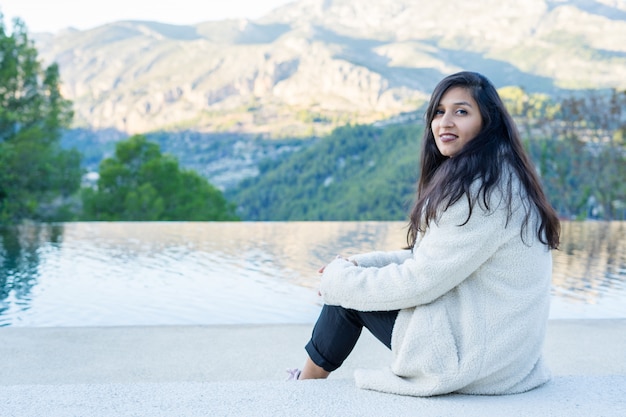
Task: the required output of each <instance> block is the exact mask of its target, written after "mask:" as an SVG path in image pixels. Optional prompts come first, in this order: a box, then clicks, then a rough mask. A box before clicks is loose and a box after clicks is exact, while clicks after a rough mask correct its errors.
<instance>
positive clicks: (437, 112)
mask: <svg viewBox="0 0 626 417" xmlns="http://www.w3.org/2000/svg"><path fill="white" fill-rule="evenodd" d="M443 113H444V111H443V110H435V115H442V114H443Z"/></svg>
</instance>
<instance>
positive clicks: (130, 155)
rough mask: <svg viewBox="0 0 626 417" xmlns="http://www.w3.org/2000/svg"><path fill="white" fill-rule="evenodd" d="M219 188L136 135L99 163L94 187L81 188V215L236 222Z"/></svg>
mask: <svg viewBox="0 0 626 417" xmlns="http://www.w3.org/2000/svg"><path fill="white" fill-rule="evenodd" d="M234 211H235V207H234V206H233V205H232V204H229V203H228V202H227V201H226V199H225V198H224V196H223V195H222V192H221V191H219V190H218V189H217V188H215V187H213V186H212V185H211V184H209V182H208V181H207V180H206V179H204V178H203V177H201V176H200V175H199V174H197V173H196V172H194V171H189V170H184V169H180V167H179V166H178V161H177V160H176V159H175V158H173V157H171V156H169V155H163V154H162V153H161V150H160V147H159V145H157V144H155V143H152V142H149V141H148V140H147V139H146V138H145V136H141V135H136V136H132V137H131V138H129V139H128V140H125V141H121V142H118V144H117V146H116V148H115V156H114V157H112V158H107V159H105V160H104V161H102V163H101V164H100V178H99V179H98V184H97V188H95V189H92V188H85V189H84V190H83V219H85V220H106V221H121V220H123V221H176V220H188V221H215V220H237V217H236V216H235V215H234Z"/></svg>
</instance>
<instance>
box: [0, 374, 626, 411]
mask: <svg viewBox="0 0 626 417" xmlns="http://www.w3.org/2000/svg"><path fill="white" fill-rule="evenodd" d="M624 392H626V376H593V377H592V376H569V377H557V378H555V379H554V380H553V381H551V382H550V383H548V384H546V385H545V386H543V387H540V388H538V389H536V390H533V391H530V392H527V393H524V394H518V395H508V396H468V395H446V396H441V397H431V398H415V397H403V396H398V395H390V394H382V393H378V392H373V391H364V390H360V389H357V388H356V387H355V386H354V382H353V381H352V380H348V379H335V380H327V381H301V382H282V381H240V382H234V381H231V382H206V383H139V384H94V385H87V384H84V385H58V386H55V385H16V386H10V387H3V388H2V389H1V390H0V409H1V410H2V413H1V414H2V416H3V417H36V416H37V417H39V416H51V417H77V416H81V417H100V416H101V417H111V416H116V417H120V416H151V417H161V416H163V417H174V416H185V417H195V416H198V417H206V416H211V417H215V416H237V417H240V416H247V417H254V416H272V417H280V416H290V417H291V416H339V417H341V416H355V417H368V416H372V417H374V416H375V417H381V416H395V417H402V416H420V417H430V416H433V417H434V416H463V417H488V416H516V417H525V416H528V417H537V416H541V417H549V416H563V417H590V416H594V417H600V416H603V417H623V416H626V398H625V397H624Z"/></svg>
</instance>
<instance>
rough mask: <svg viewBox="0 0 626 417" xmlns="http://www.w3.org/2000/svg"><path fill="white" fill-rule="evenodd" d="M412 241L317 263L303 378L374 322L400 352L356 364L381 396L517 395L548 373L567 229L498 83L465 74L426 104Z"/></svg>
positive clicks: (363, 383) (328, 364)
mask: <svg viewBox="0 0 626 417" xmlns="http://www.w3.org/2000/svg"><path fill="white" fill-rule="evenodd" d="M426 122H427V123H426V126H427V128H426V129H425V132H424V137H423V142H422V155H421V167H420V169H421V175H420V179H419V183H418V190H417V198H416V201H415V205H414V207H413V209H412V212H411V214H410V222H409V228H408V234H407V240H408V247H409V248H410V249H407V250H403V251H394V252H372V253H366V254H361V255H356V256H354V257H351V258H349V259H345V258H341V257H338V258H337V259H335V260H333V261H332V262H331V263H329V264H328V265H326V266H325V267H324V268H322V269H321V270H320V272H322V278H321V286H320V294H321V295H322V297H323V299H324V303H325V305H324V307H323V308H322V311H321V314H320V317H319V319H318V321H317V323H316V325H315V327H314V329H313V334H312V337H311V340H310V341H309V343H308V344H307V345H306V351H307V353H308V355H309V357H308V358H307V361H306V363H305V365H304V368H303V369H302V371H298V370H292V371H291V372H290V373H291V378H292V379H311V378H325V377H327V376H328V375H329V374H330V372H332V371H334V370H335V369H337V368H338V367H339V366H341V364H342V363H343V361H344V360H345V359H346V358H347V357H348V355H349V354H350V352H351V351H352V348H353V347H354V346H355V344H356V342H357V340H358V338H359V335H360V332H361V330H362V328H363V327H366V328H367V329H369V330H370V331H371V332H372V334H373V335H374V336H376V337H377V338H378V339H379V340H380V341H381V342H383V343H384V344H385V345H387V347H389V348H390V349H391V351H392V357H393V359H392V363H391V365H390V367H389V368H387V369H383V370H358V371H357V372H356V373H355V379H356V383H357V385H358V386H359V387H361V388H366V389H373V390H378V391H384V392H390V393H396V394H404V395H415V396H430V395H439V394H446V393H451V392H458V393H467V394H512V393H518V392H523V391H527V390H530V389H532V388H535V387H537V386H539V385H541V384H543V383H545V382H546V381H548V379H549V378H550V374H549V371H548V369H547V368H546V366H545V364H544V362H543V360H542V355H541V351H542V345H543V341H544V336H545V331H546V324H547V318H548V310H549V298H550V281H551V272H552V257H551V253H550V250H551V249H555V248H557V246H558V244H559V232H560V225H559V220H558V218H557V215H556V213H555V212H554V210H553V209H552V207H551V206H550V204H549V203H548V200H547V199H546V196H545V195H544V193H543V191H542V188H541V185H540V182H539V178H538V177H537V174H536V172H535V169H534V167H533V165H532V164H531V162H530V160H529V158H528V156H527V155H526V154H525V152H524V149H523V147H522V143H521V141H520V137H519V134H518V132H517V130H516V128H515V125H514V122H513V120H512V118H511V116H510V115H509V114H508V112H507V110H506V108H505V107H504V104H503V103H502V100H501V99H500V97H499V96H498V93H497V91H496V89H495V88H494V86H493V85H492V84H491V82H490V81H489V80H487V79H486V78H485V77H484V76H483V75H481V74H477V73H472V72H460V73H457V74H453V75H450V76H448V77H446V78H444V79H443V80H442V81H441V82H440V83H439V84H438V85H437V87H436V88H435V90H434V92H433V94H432V97H431V100H430V103H429V105H428V109H427V111H426Z"/></svg>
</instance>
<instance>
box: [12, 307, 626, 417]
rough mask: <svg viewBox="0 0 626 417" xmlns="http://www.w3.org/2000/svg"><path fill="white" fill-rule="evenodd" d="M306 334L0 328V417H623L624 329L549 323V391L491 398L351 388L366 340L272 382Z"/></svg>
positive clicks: (380, 351)
mask: <svg viewBox="0 0 626 417" xmlns="http://www.w3.org/2000/svg"><path fill="white" fill-rule="evenodd" d="M311 327H312V326H311V325H270V326H188V327H185V326H183V327H178V326H176V327H160V326H159V327H101V328H18V327H4V328H0V358H1V359H0V417H65V416H76V417H78V416H81V417H92V416H107V417H118V416H172V417H178V416H181V417H182V416H190V417H193V416H210V417H215V416H283V415H285V416H287V415H290V416H291V415H303V416H326V415H328V416H385V415H390V416H469V417H471V416H491V415H492V416H564V417H565V416H568V417H571V416H585V417H587V416H592V417H597V416H606V417H624V416H626V400H625V398H626V395H625V394H626V319H624V320H554V321H551V322H550V323H549V326H548V336H547V340H546V345H545V356H546V360H547V362H548V364H549V365H550V367H551V369H552V371H553V373H554V375H555V378H554V379H553V381H552V382H550V383H549V384H547V385H545V386H544V387H541V388H539V389H537V390H533V391H531V392H528V393H524V394H519V395H512V396H493V397H490V396H463V395H449V396H443V397H436V398H411V397H402V396H396V395H388V394H381V393H377V392H371V391H364V390H359V389H357V388H355V386H354V382H353V380H352V372H353V370H354V369H355V368H357V367H358V368H362V367H372V368H375V367H382V366H386V365H387V363H388V360H389V357H390V356H389V352H388V351H387V349H386V348H385V347H384V346H382V345H381V344H380V343H379V342H377V341H376V340H375V339H374V338H373V337H372V336H371V335H369V333H367V332H365V333H364V335H363V337H362V340H360V341H359V344H358V345H357V347H356V349H355V351H354V352H353V355H352V356H351V357H350V358H349V360H348V361H347V362H346V363H345V364H344V366H343V367H342V368H341V369H340V370H339V371H337V372H336V373H333V375H331V378H330V379H329V380H327V381H300V382H284V381H283V379H284V377H285V375H286V374H285V372H284V370H285V368H287V367H296V366H300V365H301V364H302V362H303V361H304V358H305V353H304V350H303V346H304V344H305V343H306V341H307V340H308V337H309V334H310V331H311Z"/></svg>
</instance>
